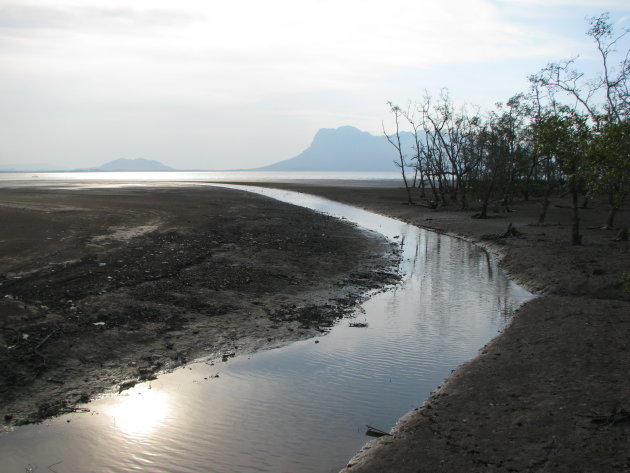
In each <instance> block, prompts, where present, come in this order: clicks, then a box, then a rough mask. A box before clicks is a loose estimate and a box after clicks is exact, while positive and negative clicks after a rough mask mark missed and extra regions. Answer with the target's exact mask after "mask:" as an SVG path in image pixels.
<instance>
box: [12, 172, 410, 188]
mask: <svg viewBox="0 0 630 473" xmlns="http://www.w3.org/2000/svg"><path fill="white" fill-rule="evenodd" d="M295 180H300V181H312V180H333V181H340V180H343V181H358V183H359V184H360V182H363V181H369V184H370V185H371V186H373V185H384V186H398V185H400V183H401V182H402V181H401V177H400V174H399V173H397V172H270V171H267V172H263V171H258V172H255V171H214V172H202V171H200V172H50V173H37V172H34V173H25V172H18V173H9V172H5V173H2V172H0V187H23V186H50V185H58V184H63V185H64V186H68V187H71V186H81V185H85V184H88V183H92V184H95V185H101V186H103V185H109V186H111V185H122V184H124V185H130V184H136V185H138V184H139V185H146V184H148V183H159V185H171V186H172V185H182V184H184V183H190V182H209V181H212V182H265V181H267V182H268V181H275V182H286V181H295ZM346 184H348V182H346Z"/></svg>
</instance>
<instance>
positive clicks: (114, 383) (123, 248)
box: [0, 187, 397, 428]
mask: <svg viewBox="0 0 630 473" xmlns="http://www.w3.org/2000/svg"><path fill="white" fill-rule="evenodd" d="M0 222H2V225H1V226H0V227H1V230H0V409H1V411H0V412H1V413H2V415H3V416H4V423H5V428H10V426H11V425H18V424H21V423H27V422H37V421H40V420H42V419H44V418H46V417H50V416H53V415H57V414H59V413H62V412H68V411H72V410H74V409H75V408H76V406H77V403H80V402H84V401H86V400H88V399H90V398H91V397H93V396H95V395H97V394H99V393H102V392H105V391H107V390H111V389H117V388H118V387H119V386H122V387H128V386H131V385H132V384H133V383H134V382H135V381H137V380H146V379H151V378H152V377H153V376H154V375H155V374H156V373H158V372H160V371H163V370H169V369H172V368H174V367H176V366H180V365H182V364H184V363H186V362H187V361H191V360H193V359H195V358H197V357H200V356H214V357H217V356H218V357H222V356H223V355H229V354H232V353H248V352H252V351H255V350H258V349H260V348H263V347H268V346H273V345H277V344H281V343H286V342H287V341H289V340H295V339H303V338H309V337H312V336H314V335H315V334H319V333H320V332H321V331H325V330H326V329H327V327H329V326H330V325H331V324H332V323H333V322H334V321H335V320H336V319H338V318H339V317H342V316H343V315H344V314H345V313H346V312H347V311H348V310H349V309H351V308H352V307H353V306H354V305H356V304H357V303H358V302H359V301H360V299H361V297H362V295H363V294H364V293H365V292H366V291H367V290H368V289H371V288H376V287H381V286H382V285H384V284H388V283H394V282H396V279H397V276H396V275H395V274H393V273H391V272H390V271H391V270H392V262H393V261H394V260H395V255H394V247H393V246H391V245H390V244H389V243H387V242H386V241H385V240H384V239H383V238H382V237H381V236H379V235H376V234H371V233H366V232H364V231H362V230H359V229H357V228H356V227H354V226H352V225H350V224H348V223H346V222H342V221H338V220H335V219H333V218H330V217H326V216H322V215H319V214H316V213H314V212H311V211H309V210H306V209H302V208H298V207H294V206H290V205H287V204H283V203H280V202H276V201H273V200H270V199H265V198H262V197H259V196H256V195H253V194H249V193H244V192H240V191H232V190H225V189H219V188H211V187H190V188H182V187H178V188H154V189H151V188H119V189H85V190H51V189H24V188H23V189H17V190H8V189H3V190H0Z"/></svg>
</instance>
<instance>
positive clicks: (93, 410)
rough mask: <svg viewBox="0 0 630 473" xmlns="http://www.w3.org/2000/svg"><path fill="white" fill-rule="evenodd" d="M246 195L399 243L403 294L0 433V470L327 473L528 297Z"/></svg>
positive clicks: (362, 215)
mask: <svg viewBox="0 0 630 473" xmlns="http://www.w3.org/2000/svg"><path fill="white" fill-rule="evenodd" d="M236 187H238V186H236ZM248 189H249V190H250V191H253V192H258V193H261V194H264V195H267V196H270V197H273V198H276V199H279V200H282V201H284V202H289V203H292V204H296V205H301V206H305V207H308V208H311V209H314V210H316V211H318V212H324V213H326V214H330V215H333V216H335V217H339V218H344V219H347V220H349V221H351V222H354V223H356V224H358V225H359V226H361V227H364V228H366V229H369V230H371V231H377V232H380V233H382V234H384V235H385V236H386V237H387V238H389V239H391V240H392V241H396V242H399V243H400V245H401V249H402V261H401V263H400V267H399V271H400V273H401V274H402V276H403V278H402V282H401V284H400V285H399V286H396V287H395V288H393V289H390V290H388V291H385V292H378V293H375V294H373V295H372V296H371V297H370V298H369V300H367V301H366V302H365V303H364V304H362V306H361V307H358V308H357V310H356V313H355V314H354V318H353V319H342V320H341V321H340V322H339V323H338V324H336V325H335V326H334V327H333V329H332V330H331V331H330V332H329V333H327V334H325V335H322V336H321V337H318V338H316V339H310V340H305V341H299V342H294V343H291V344H288V345H285V346H282V347H277V348H273V349H269V350H264V351H261V352H258V353H255V354H250V355H241V356H236V357H235V358H232V359H230V360H229V361H227V362H221V361H220V360H215V361H214V363H212V362H211V361H208V360H205V361H202V362H197V363H193V364H191V365H189V366H186V367H184V368H181V369H178V370H176V371H174V372H172V373H167V374H163V375H161V376H160V377H159V378H158V379H157V380H154V381H152V382H150V383H144V384H139V385H137V386H136V387H134V388H132V389H130V390H127V391H124V392H123V393H121V394H111V395H107V396H104V397H103V398H101V399H98V400H96V401H93V402H91V403H90V404H88V405H87V407H88V408H89V409H90V412H89V413H77V414H69V415H64V416H61V417H59V418H56V419H53V420H50V421H47V422H44V423H42V424H37V425H30V426H24V427H21V428H18V429H16V430H14V431H13V432H10V433H8V434H5V435H2V436H0V472H2V473H23V472H25V471H26V472H40V473H41V472H48V471H53V472H57V473H79V472H80V473H85V472H95V473H101V472H103V473H104V472H109V473H111V472H116V473H122V472H130V471H150V472H164V473H167V472H168V473H171V472H172V473H175V472H177V473H202V472H203V473H207V472H217V473H232V472H233V473H236V472H239V473H245V472H274V473H276V472H318V473H322V472H336V471H338V470H339V469H341V468H342V467H343V466H345V464H346V462H347V461H348V459H349V458H350V457H352V456H353V454H354V453H355V452H356V451H358V450H359V449H360V448H361V446H362V445H363V444H364V443H365V442H366V441H367V440H369V437H366V436H365V425H366V424H369V425H372V426H375V427H378V428H380V429H383V430H389V429H390V428H391V427H392V426H393V425H394V424H395V423H396V421H397V419H398V418H400V417H401V416H402V415H403V414H405V413H406V412H408V411H410V410H411V409H413V408H415V407H418V406H419V405H421V404H422V401H423V400H424V399H425V398H427V397H428V395H429V394H430V392H431V391H433V390H434V389H435V388H436V387H437V386H438V385H439V384H440V383H441V381H442V380H443V379H444V378H445V377H446V376H448V374H449V373H450V372H451V370H452V369H454V368H455V367H457V366H458V365H459V364H461V363H462V362H464V361H466V360H468V359H470V358H472V357H473V356H475V354H476V353H477V351H478V350H479V348H481V347H482V346H483V345H484V344H486V343H487V342H488V341H489V340H490V339H491V338H493V337H494V336H496V335H497V333H498V332H500V331H501V330H502V329H503V328H504V327H505V325H506V323H507V322H508V320H509V318H510V315H511V314H512V312H513V311H514V310H515V309H516V308H517V307H518V306H520V305H521V304H522V303H524V302H525V301H527V300H528V299H530V298H532V297H533V296H532V294H530V293H529V292H528V291H526V290H525V289H523V288H521V287H519V286H517V285H516V284H515V283H513V282H512V281H510V280H509V279H508V278H507V277H506V276H505V274H504V273H503V272H502V271H501V270H500V269H499V268H498V266H497V264H496V261H495V259H494V258H493V257H492V256H491V255H489V254H488V253H487V252H486V251H485V250H483V249H482V248H480V247H478V246H475V245H473V244H470V243H468V242H466V241H463V240H460V239H456V238H452V237H448V236H444V235H439V234H436V233H432V232H427V231H424V230H420V229H418V228H416V227H413V226H410V225H407V224H405V223H402V222H399V221H397V220H393V219H390V218H387V217H383V216H379V215H376V214H373V213H370V212H367V211H363V210H360V209H356V208H353V207H350V206H347V205H343V204H339V203H335V202H331V201H328V200H325V199H321V198H317V197H313V196H309V195H305V194H298V193H294V192H288V191H282V190H274V189H264V188H248ZM352 321H354V322H356V321H361V322H366V323H367V324H368V326H367V327H366V328H356V327H351V326H350V322H352ZM316 342H317V343H316ZM216 375H219V376H218V377H216Z"/></svg>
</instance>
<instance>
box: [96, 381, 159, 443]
mask: <svg viewBox="0 0 630 473" xmlns="http://www.w3.org/2000/svg"><path fill="white" fill-rule="evenodd" d="M169 411H170V406H169V397H168V396H167V395H166V394H165V393H163V392H160V391H154V390H152V389H150V388H136V389H134V390H133V391H132V392H129V394H128V395H126V396H121V397H119V399H118V402H117V403H116V404H115V405H113V406H111V407H109V408H108V409H107V411H106V412H107V414H109V415H111V416H112V417H113V418H114V422H115V424H116V426H117V427H118V428H119V429H120V430H121V431H122V432H123V433H125V434H127V435H129V436H132V437H145V436H147V435H149V434H150V433H152V432H153V431H155V430H156V429H157V428H158V427H160V425H161V424H162V423H163V422H164V420H165V418H166V416H167V415H168V413H169Z"/></svg>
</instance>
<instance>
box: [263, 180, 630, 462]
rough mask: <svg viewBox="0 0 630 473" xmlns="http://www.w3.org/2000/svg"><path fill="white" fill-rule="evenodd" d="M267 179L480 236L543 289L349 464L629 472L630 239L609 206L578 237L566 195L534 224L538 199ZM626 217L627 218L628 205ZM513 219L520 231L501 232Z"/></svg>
mask: <svg viewBox="0 0 630 473" xmlns="http://www.w3.org/2000/svg"><path fill="white" fill-rule="evenodd" d="M270 186H273V187H282V188H286V189H290V190H300V191H302V192H307V193H314V194H316V195H319V196H322V197H326V198H329V199H332V200H337V201H340V202H343V203H352V204H353V205H357V206H360V207H362V208H365V209H367V210H371V211H375V212H377V213H381V214H384V215H387V216H390V217H394V218H399V219H401V220H404V221H407V222H408V223H412V224H414V225H417V226H419V227H422V228H426V229H427V230H432V231H438V232H440V233H446V234H450V235H452V236H457V237H461V238H465V239H467V240H470V241H473V242H476V243H478V244H481V245H483V246H484V247H486V248H487V249H488V250H489V251H491V252H492V253H493V254H494V255H496V256H497V257H498V258H499V260H500V265H501V267H502V268H503V269H504V270H505V271H506V272H507V273H508V274H509V276H510V278H511V279H513V280H515V281H517V282H518V283H519V284H521V285H523V286H525V287H527V288H528V289H530V290H532V291H533V292H534V293H536V294H539V295H540V297H537V298H536V299H534V300H532V301H530V302H528V303H526V304H524V305H523V306H522V307H521V308H520V309H519V310H518V311H517V312H516V313H515V314H514V316H513V318H512V320H511V322H510V324H509V325H508V327H507V328H506V329H505V330H504V331H503V332H502V333H501V334H499V335H498V336H497V337H495V338H494V339H493V340H492V341H491V342H489V343H488V344H487V345H486V346H485V347H483V348H482V349H481V350H480V352H479V355H478V356H476V357H475V358H473V359H472V360H470V361H468V362H466V363H464V364H463V365H461V366H460V367H458V368H457V369H456V370H454V372H453V373H452V374H451V375H450V376H449V377H448V378H447V379H446V380H445V381H444V382H443V383H442V385H441V386H439V387H437V389H436V391H435V392H434V393H432V395H431V396H430V397H429V399H418V407H417V408H416V409H414V410H413V411H411V412H409V413H407V414H406V415H405V416H403V418H401V419H400V420H399V422H398V423H397V424H396V426H395V427H394V429H393V430H392V432H391V436H386V437H381V438H380V439H376V440H373V441H371V442H368V443H367V444H366V445H365V446H364V448H363V449H362V450H361V451H360V452H359V453H357V455H356V456H355V457H353V458H352V459H351V460H350V461H349V463H348V466H347V467H346V468H345V469H343V470H342V472H344V473H355V472H361V473H367V472H370V473H371V472H374V473H376V472H390V471H391V472H427V473H433V472H463V471H484V472H485V471H497V472H503V471H505V472H511V471H519V472H520V471H527V472H530V471H531V472H538V471H540V472H543V471H553V472H567V473H569V472H571V473H573V472H601V473H603V472H620V471H630V453H629V452H630V415H629V413H628V411H630V381H628V378H627V373H629V372H630V343H629V342H628V340H630V294H628V293H627V292H625V291H624V289H623V284H622V282H621V279H620V276H621V273H622V272H623V271H624V270H628V269H630V247H629V244H628V242H627V241H614V238H615V236H616V232H612V231H606V230H601V229H598V228H595V227H597V226H598V225H599V226H601V224H602V223H603V222H604V219H605V214H606V210H607V209H606V208H605V206H604V205H603V204H601V203H599V202H594V203H592V204H591V208H590V209H588V210H584V211H582V226H583V229H584V230H583V233H584V235H585V242H584V245H582V246H580V247H572V246H571V245H570V244H569V243H568V242H569V236H568V235H569V226H570V222H569V215H568V210H567V209H566V208H563V207H564V206H565V202H563V201H562V199H555V206H554V205H552V207H551V208H550V211H549V214H548V217H547V221H546V222H547V223H546V224H545V225H537V224H536V223H535V222H536V218H537V213H538V205H536V203H524V202H520V203H517V204H515V206H514V207H513V210H514V212H512V213H510V214H501V213H498V212H496V213H494V214H492V217H493V218H490V219H488V220H482V221H480V220H475V219H471V218H470V215H471V214H472V213H473V212H472V211H469V212H465V211H458V210H453V209H445V210H440V211H433V210H429V209H426V208H422V207H418V206H408V205H403V202H404V190H402V189H397V190H395V189H389V190H386V189H380V190H379V189H368V188H364V189H356V188H355V189H353V190H348V189H342V188H330V187H326V186H303V185H287V184H283V185H271V184H270ZM618 218H619V219H618V220H617V222H627V221H628V218H629V212H628V210H627V209H624V210H623V211H622V212H620V214H619V215H618ZM510 222H511V223H513V225H514V226H515V228H516V229H517V231H518V232H519V233H518V234H517V236H509V237H504V238H501V237H499V236H500V235H501V234H503V233H504V232H505V230H506V227H507V224H508V223H510Z"/></svg>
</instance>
